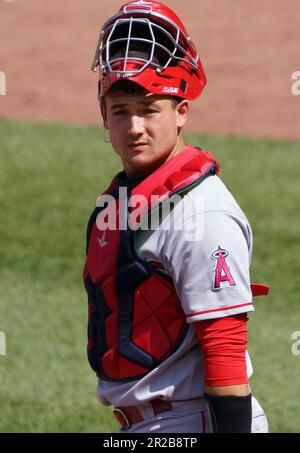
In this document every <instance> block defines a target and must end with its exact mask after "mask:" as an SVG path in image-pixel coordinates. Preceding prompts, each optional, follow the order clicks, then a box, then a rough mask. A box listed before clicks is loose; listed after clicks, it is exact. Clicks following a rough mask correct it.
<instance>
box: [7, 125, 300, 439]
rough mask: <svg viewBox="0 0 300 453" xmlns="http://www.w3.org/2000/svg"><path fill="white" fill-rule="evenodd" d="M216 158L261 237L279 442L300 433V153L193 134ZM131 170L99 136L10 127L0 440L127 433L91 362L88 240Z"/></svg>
mask: <svg viewBox="0 0 300 453" xmlns="http://www.w3.org/2000/svg"><path fill="white" fill-rule="evenodd" d="M186 140H187V141H188V142H190V143H192V144H193V145H197V146H201V147H202V148H205V149H209V150H211V151H212V152H213V153H214V154H215V155H216V157H217V158H218V159H219V161H220V163H221V171H222V173H221V175H222V179H223V180H224V182H225V183H226V184H227V186H228V188H229V189H230V190H231V191H232V193H233V194H234V196H235V198H236V200H237V201H238V203H239V204H240V205H241V207H242V209H243V210H244V212H245V213H246V215H247V217H248V219H249V221H250V223H251V225H252V229H253V233H254V252H253V261H252V267H251V277H252V281H257V282H263V283H267V284H269V285H270V286H271V292H270V295H269V296H268V297H266V298H264V297H260V298H256V299H255V307H256V311H255V313H253V314H250V322H249V352H250V355H251V359H252V363H253V367H254V375H253V377H252V378H251V387H252V391H253V393H254V394H255V396H256V398H257V399H258V400H259V401H260V403H261V404H262V406H263V407H264V409H265V411H266V413H267V416H268V419H269V423H270V430H271V431H272V432H297V431H299V420H300V410H299V396H298V395H299V393H300V383H299V377H298V376H299V371H300V356H296V355H293V354H292V350H291V347H292V344H293V343H294V342H295V340H292V339H291V336H292V334H293V332H295V331H300V314H299V309H298V303H299V302H298V301H299V296H300V279H299V273H300V258H299V257H300V240H299V238H300V214H299V213H300V196H299V195H300V184H299V179H300V178H299V175H298V171H299V156H300V144H299V143H292V142H284V141H277V142H276V141H271V140H263V139H250V138H247V137H216V136H211V135H193V134H189V135H186ZM119 169H120V164H119V160H118V158H117V156H116V155H115V154H114V152H113V151H112V149H111V147H110V145H107V144H104V141H103V132H102V131H101V130H99V129H98V128H96V127H82V126H80V127H76V126H65V125H60V124H47V123H44V124H34V123H13V122H9V121H5V120H1V121H0V212H1V221H0V266H1V269H0V285H1V286H0V288H1V292H0V331H2V332H4V333H5V336H6V355H5V356H4V355H2V356H0V413H1V417H0V432H115V431H117V430H118V427H117V424H116V423H115V421H114V419H113V417H112V416H111V408H104V407H102V406H100V405H99V403H98V401H97V399H96V378H95V375H94V374H93V372H92V370H91V369H90V368H89V365H88V362H87V359H86V352H85V348H86V322H87V300H86V294H85V291H84V289H83V285H82V267H83V262H84V253H85V229H86V222H87V220H88V217H89V214H90V212H91V210H92V209H93V207H94V204H95V200H96V198H97V196H98V195H99V194H100V193H101V191H102V190H104V189H105V188H106V186H107V185H108V184H109V182H110V180H111V178H112V177H113V175H114V174H115V173H116V172H117V171H119ZM299 349H300V348H299Z"/></svg>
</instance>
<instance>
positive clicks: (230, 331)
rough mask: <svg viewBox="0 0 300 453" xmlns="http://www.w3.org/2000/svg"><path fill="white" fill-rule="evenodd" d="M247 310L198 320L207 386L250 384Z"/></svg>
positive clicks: (196, 324) (198, 333) (198, 334)
mask: <svg viewBox="0 0 300 453" xmlns="http://www.w3.org/2000/svg"><path fill="white" fill-rule="evenodd" d="M247 321H248V317H247V313H242V314H239V315H234V316H226V317H223V318H217V319H208V320H203V321H197V322H195V330H196V334H197V337H198V339H199V342H200V345H201V349H202V351H203V354H204V376H205V377H204V379H205V385H208V386H215V387H219V386H225V385H239V384H247V383H248V377H247V366H246V349H247Z"/></svg>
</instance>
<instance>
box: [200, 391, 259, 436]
mask: <svg viewBox="0 0 300 453" xmlns="http://www.w3.org/2000/svg"><path fill="white" fill-rule="evenodd" d="M204 395H205V397H206V398H207V401H208V403H209V409H210V414H211V417H212V423H213V430H214V432H216V433H251V424H252V404H251V397H252V395H251V393H249V395H247V396H227V395H226V396H215V395H211V394H209V393H205V394H204Z"/></svg>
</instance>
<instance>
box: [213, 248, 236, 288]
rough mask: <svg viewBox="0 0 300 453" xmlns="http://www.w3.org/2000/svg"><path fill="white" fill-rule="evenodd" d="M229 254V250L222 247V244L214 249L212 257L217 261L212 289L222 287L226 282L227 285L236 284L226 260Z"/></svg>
mask: <svg viewBox="0 0 300 453" xmlns="http://www.w3.org/2000/svg"><path fill="white" fill-rule="evenodd" d="M228 255H229V252H228V250H225V249H222V248H221V246H220V245H219V246H218V248H217V250H214V251H213V252H212V254H211V258H212V259H213V260H216V261H217V263H216V267H215V269H214V281H213V285H212V288H211V289H212V291H218V290H220V289H222V285H223V284H226V286H236V283H235V281H234V278H233V276H232V274H231V271H230V268H229V266H228V264H227V262H226V258H227V256H228Z"/></svg>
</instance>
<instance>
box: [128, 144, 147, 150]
mask: <svg viewBox="0 0 300 453" xmlns="http://www.w3.org/2000/svg"><path fill="white" fill-rule="evenodd" d="M146 145H147V143H146V142H135V143H129V144H128V147H129V148H132V149H135V148H142V147H143V146H146Z"/></svg>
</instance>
